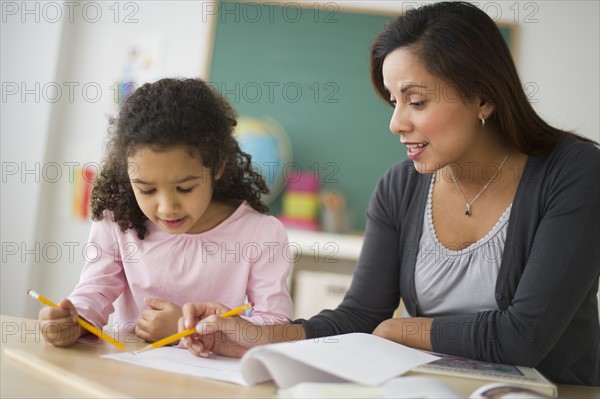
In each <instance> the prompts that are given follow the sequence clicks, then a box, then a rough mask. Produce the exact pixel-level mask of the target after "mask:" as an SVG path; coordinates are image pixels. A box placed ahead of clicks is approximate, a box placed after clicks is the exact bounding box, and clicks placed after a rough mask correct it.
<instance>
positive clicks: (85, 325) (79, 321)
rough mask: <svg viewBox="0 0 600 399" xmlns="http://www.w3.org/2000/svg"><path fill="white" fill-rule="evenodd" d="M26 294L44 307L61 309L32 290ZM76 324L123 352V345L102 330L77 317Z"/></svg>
mask: <svg viewBox="0 0 600 399" xmlns="http://www.w3.org/2000/svg"><path fill="white" fill-rule="evenodd" d="M27 294H29V296H30V297H32V298H34V299H37V300H38V301H40V302H41V303H43V304H44V305H48V306H52V307H53V308H56V309H61V307H60V306H58V305H57V304H55V303H54V302H52V301H51V300H50V299H48V298H46V297H45V296H42V295H40V294H38V293H37V292H35V291H34V290H27ZM77 324H79V325H80V326H81V327H82V328H84V329H86V330H87V331H89V332H91V333H92V334H94V335H96V336H97V337H99V338H102V339H103V340H105V341H108V342H110V343H111V344H113V345H114V346H116V347H117V348H119V349H121V350H122V351H124V350H125V345H123V344H122V343H121V342H119V341H117V340H115V339H114V338H113V337H111V336H110V335H107V334H104V333H103V332H102V330H100V329H98V328H96V327H94V326H93V325H91V324H90V323H88V322H87V321H85V320H83V319H82V318H81V317H77Z"/></svg>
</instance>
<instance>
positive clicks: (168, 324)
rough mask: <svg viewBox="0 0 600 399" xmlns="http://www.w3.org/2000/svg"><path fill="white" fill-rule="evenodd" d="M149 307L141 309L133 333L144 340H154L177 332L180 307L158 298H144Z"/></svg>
mask: <svg viewBox="0 0 600 399" xmlns="http://www.w3.org/2000/svg"><path fill="white" fill-rule="evenodd" d="M144 302H145V303H146V305H148V306H149V309H145V310H144V311H142V317H141V318H140V319H139V320H138V322H137V325H136V329H135V335H137V336H138V337H139V338H141V339H143V340H144V341H146V342H154V341H158V340H159V339H162V338H165V337H168V336H169V335H173V334H175V333H176V332H177V321H178V320H179V319H180V318H181V316H182V314H183V313H182V311H181V308H180V307H179V306H177V305H175V304H174V303H171V302H166V301H162V300H160V299H153V298H146V299H144Z"/></svg>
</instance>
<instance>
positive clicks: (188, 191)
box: [177, 187, 194, 194]
mask: <svg viewBox="0 0 600 399" xmlns="http://www.w3.org/2000/svg"><path fill="white" fill-rule="evenodd" d="M193 189H194V187H190V188H181V187H177V191H179V192H180V193H183V194H187V193H191V192H192V190H193Z"/></svg>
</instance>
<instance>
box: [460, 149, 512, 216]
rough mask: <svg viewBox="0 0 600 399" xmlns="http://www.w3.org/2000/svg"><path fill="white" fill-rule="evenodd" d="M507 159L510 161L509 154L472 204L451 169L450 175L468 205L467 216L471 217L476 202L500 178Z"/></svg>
mask: <svg viewBox="0 0 600 399" xmlns="http://www.w3.org/2000/svg"><path fill="white" fill-rule="evenodd" d="M507 159H508V154H506V156H505V157H504V159H503V160H502V162H501V163H500V166H499V167H498V170H496V173H494V176H492V178H491V179H490V180H488V182H487V183H486V184H485V186H483V188H482V189H481V191H480V192H478V193H477V195H476V196H475V198H473V200H472V201H471V202H469V201H467V197H465V193H463V191H462V189H461V188H460V185H459V184H458V182H457V181H456V177H454V172H452V168H449V170H450V174H451V175H452V181H453V182H454V184H456V187H457V188H458V191H460V195H462V197H463V199H464V200H465V202H466V203H467V209H466V210H465V215H467V216H471V206H473V204H474V203H475V201H477V199H478V198H479V196H480V195H481V194H482V193H483V192H484V191H485V189H486V188H488V186H489V185H490V183H491V182H492V181H493V180H494V179H495V178H496V176H498V173H500V169H502V167H503V166H504V162H506V160H507Z"/></svg>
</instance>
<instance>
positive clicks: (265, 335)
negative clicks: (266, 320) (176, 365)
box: [179, 302, 290, 357]
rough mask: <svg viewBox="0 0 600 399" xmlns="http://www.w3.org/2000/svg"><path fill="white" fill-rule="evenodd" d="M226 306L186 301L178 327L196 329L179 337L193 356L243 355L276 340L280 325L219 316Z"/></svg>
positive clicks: (180, 329)
mask: <svg viewBox="0 0 600 399" xmlns="http://www.w3.org/2000/svg"><path fill="white" fill-rule="evenodd" d="M228 310H229V308H228V307H226V306H224V305H222V304H220V303H217V302H209V303H186V304H185V305H183V317H182V318H181V319H180V320H179V331H183V330H187V329H188V328H191V327H194V326H195V327H196V331H197V333H196V334H194V335H191V336H188V337H185V338H183V339H182V340H181V342H182V343H183V345H184V346H185V347H187V348H188V349H189V350H190V352H192V353H193V354H194V355H196V356H202V357H207V356H209V353H210V352H213V353H216V354H219V355H223V356H229V357H242V355H243V354H244V353H246V351H247V350H248V349H250V348H252V347H254V346H258V345H265V344H268V343H270V342H275V340H276V339H277V338H273V337H276V334H277V333H276V332H277V331H278V330H279V329H281V328H282V326H290V325H287V324H286V325H281V324H280V325H256V324H253V323H251V322H249V321H247V320H245V319H243V318H242V317H239V316H234V317H219V316H218V315H220V314H222V313H225V312H227V311H228Z"/></svg>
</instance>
